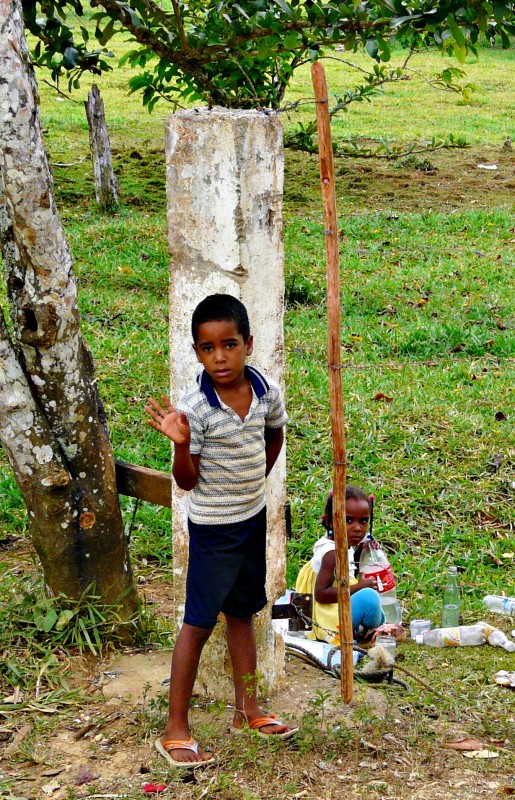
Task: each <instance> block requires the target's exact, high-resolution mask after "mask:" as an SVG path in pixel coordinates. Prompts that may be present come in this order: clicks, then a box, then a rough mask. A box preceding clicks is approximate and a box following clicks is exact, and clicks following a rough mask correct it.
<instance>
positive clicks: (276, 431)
mask: <svg viewBox="0 0 515 800" xmlns="http://www.w3.org/2000/svg"><path fill="white" fill-rule="evenodd" d="M283 442H284V429H283V428H265V453H266V473H265V474H266V475H268V474H269V473H270V471H271V470H272V467H273V466H274V464H275V462H276V461H277V458H278V456H279V453H280V452H281V448H282V446H283Z"/></svg>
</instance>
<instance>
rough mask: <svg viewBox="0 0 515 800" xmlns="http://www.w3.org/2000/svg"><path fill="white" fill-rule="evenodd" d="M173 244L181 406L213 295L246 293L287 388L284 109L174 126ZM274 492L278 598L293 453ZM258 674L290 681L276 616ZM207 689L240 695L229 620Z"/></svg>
mask: <svg viewBox="0 0 515 800" xmlns="http://www.w3.org/2000/svg"><path fill="white" fill-rule="evenodd" d="M166 165H167V196H168V240H169V246H170V254H171V282H170V346H171V396H172V402H174V401H175V400H176V399H177V398H178V396H180V395H181V394H183V392H184V391H185V390H186V389H187V388H189V387H190V386H191V385H192V383H193V381H194V380H195V376H196V374H197V367H198V365H197V362H196V358H195V356H194V353H193V350H192V347H191V332H190V321H191V314H192V311H193V309H194V308H195V306H196V305H197V303H198V302H199V301H200V300H202V299H203V298H204V297H205V296H206V295H208V294H213V293H215V292H223V293H227V294H232V295H234V296H235V297H238V298H239V299H240V300H241V301H242V302H243V303H244V304H245V305H246V306H247V309H248V312H249V317H250V324H251V331H252V333H253V334H254V337H255V340H254V353H253V356H252V359H251V363H252V364H253V365H254V366H256V367H257V368H258V369H262V370H263V371H264V372H266V373H268V374H269V375H270V376H271V377H272V378H274V379H275V380H276V381H278V383H279V384H280V385H281V384H282V383H283V295H284V277H283V242H282V190H283V152H282V125H281V122H280V120H279V116H278V115H277V114H274V113H265V112H258V111H229V110H227V109H223V108H214V109H211V110H208V109H192V110H188V111H182V112H178V113H177V114H174V115H173V116H172V117H170V119H169V120H168V123H167V130H166ZM267 483H268V487H267V506H268V531H269V533H268V581H267V595H268V599H269V601H271V602H274V601H275V599H276V598H277V597H279V596H280V595H281V594H282V593H283V591H284V566H285V550H284V502H285V454H284V451H283V453H282V454H281V457H280V459H279V461H278V463H277V464H276V465H275V467H274V470H273V472H272V473H271V475H270V477H269V479H268V481H267ZM172 516H173V523H172V529H173V551H174V563H173V574H174V597H175V608H176V616H177V621H178V622H179V621H181V620H182V615H183V611H184V594H185V580H186V567H187V556H188V534H187V523H186V518H187V494H186V493H184V492H182V491H181V490H180V489H178V488H177V486H175V485H174V488H173V491H172ZM256 632H257V638H258V669H259V671H260V673H261V675H262V676H263V688H264V691H265V692H268V691H270V690H272V689H273V688H274V687H275V686H276V685H277V684H278V682H280V679H281V677H282V675H283V662H284V652H283V648H282V642H276V637H275V635H274V632H273V630H272V627H271V622H270V611H269V609H265V610H264V611H263V612H261V614H260V615H259V617H258V619H257V623H256ZM196 688H197V690H198V691H199V692H201V693H203V694H205V695H207V696H210V697H213V698H218V699H225V700H228V699H231V698H232V679H231V676H230V662H229V659H228V655H227V652H226V646H225V630H224V624H223V619H221V620H220V621H219V624H218V625H217V627H216V629H215V631H214V632H213V635H212V637H211V640H210V642H209V643H208V646H207V648H206V650H205V653H204V655H203V658H202V662H201V667H200V671H199V677H198V681H197V687H196Z"/></svg>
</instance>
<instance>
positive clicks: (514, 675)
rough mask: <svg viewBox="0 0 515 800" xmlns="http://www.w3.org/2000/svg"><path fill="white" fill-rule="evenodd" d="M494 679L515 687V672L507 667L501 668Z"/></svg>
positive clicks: (503, 684) (499, 682)
mask: <svg viewBox="0 0 515 800" xmlns="http://www.w3.org/2000/svg"><path fill="white" fill-rule="evenodd" d="M494 681H495V682H496V683H498V684H499V685H500V686H509V687H510V688H512V689H515V672H508V671H507V670H505V669H501V670H499V672H496V673H495V675H494Z"/></svg>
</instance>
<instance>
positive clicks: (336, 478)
mask: <svg viewBox="0 0 515 800" xmlns="http://www.w3.org/2000/svg"><path fill="white" fill-rule="evenodd" d="M311 77H312V81H313V88H314V91H315V100H316V108H317V127H318V151H319V157H320V185H321V188H322V201H323V205H324V225H325V231H324V234H325V249H326V258H327V358H328V367H329V392H330V407H331V429H332V437H333V463H334V468H333V493H334V494H333V528H334V541H335V545H336V577H337V591H338V614H339V619H340V650H341V655H342V670H341V685H342V698H343V700H344V702H345V703H350V702H351V700H352V695H353V672H354V671H353V652H352V645H353V633H352V618H351V613H350V592H349V559H348V542H347V529H346V525H345V483H346V476H347V470H346V450H345V424H344V407H343V394H342V377H341V359H340V348H341V322H340V320H341V310H340V251H339V244H338V219H337V216H336V192H335V188H334V167H333V147H332V142H331V122H330V116H329V104H328V98H327V84H326V80H325V73H324V68H323V67H322V65H321V64H320V62H318V61H317V62H315V63H314V64H313V66H312V68H311Z"/></svg>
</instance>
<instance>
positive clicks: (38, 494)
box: [0, 0, 138, 619]
mask: <svg viewBox="0 0 515 800" xmlns="http://www.w3.org/2000/svg"><path fill="white" fill-rule="evenodd" d="M0 75H1V76H2V78H1V80H0V177H1V178H2V180H3V184H4V188H3V194H4V198H3V203H1V204H0V244H1V246H2V253H3V260H4V271H5V274H6V280H7V296H8V303H9V309H10V316H11V319H10V322H9V321H7V320H6V319H5V318H4V316H3V314H2V313H1V310H0V438H1V441H2V444H3V445H4V447H5V450H6V452H7V455H8V457H9V461H10V463H11V465H12V468H13V470H14V473H15V476H16V481H17V483H18V485H19V487H20V489H21V491H22V493H23V497H24V500H25V503H26V505H27V509H28V520H29V531H30V534H31V537H32V540H33V543H34V546H35V548H36V550H37V553H38V555H39V557H40V559H41V562H42V566H43V570H44V577H45V582H46V584H47V586H48V590H49V592H50V593H52V594H54V595H56V594H59V593H63V594H65V595H67V596H68V597H70V598H78V597H80V596H81V594H83V593H84V591H85V590H87V589H90V590H91V592H92V593H94V594H96V595H98V596H99V598H100V600H101V602H103V603H115V602H118V603H120V614H121V616H122V617H123V618H124V619H127V618H129V617H131V616H132V615H133V614H134V613H135V611H136V610H137V608H138V602H137V595H136V591H135V588H134V583H133V577H132V570H131V566H130V562H129V554H128V547H127V542H126V539H125V537H124V533H123V525H122V519H121V513H120V507H119V502H118V494H117V490H116V479H115V468H114V460H113V455H112V451H111V447H110V443H109V437H108V433H107V428H106V422H105V416H104V413H103V409H102V405H101V402H100V400H99V397H98V395H97V391H96V385H95V379H94V373H93V362H92V358H91V353H90V351H89V349H88V347H87V345H86V343H85V342H84V340H83V339H82V336H81V333H80V328H79V311H78V307H77V290H76V283H75V280H74V276H73V271H72V260H71V254H70V251H69V248H68V245H67V242H66V239H65V237H64V233H63V229H62V226H61V223H60V220H59V217H58V214H57V209H56V207H55V202H54V197H53V181H52V176H51V173H50V170H49V166H48V161H47V158H46V154H45V150H44V144H43V138H42V133H41V126H40V120H39V113H38V108H37V87H36V84H35V80H34V76H33V72H32V68H31V65H30V62H29V58H28V50H27V45H26V42H25V38H24V33H23V18H22V13H21V5H20V3H19V0H0ZM0 191H1V186H0Z"/></svg>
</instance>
